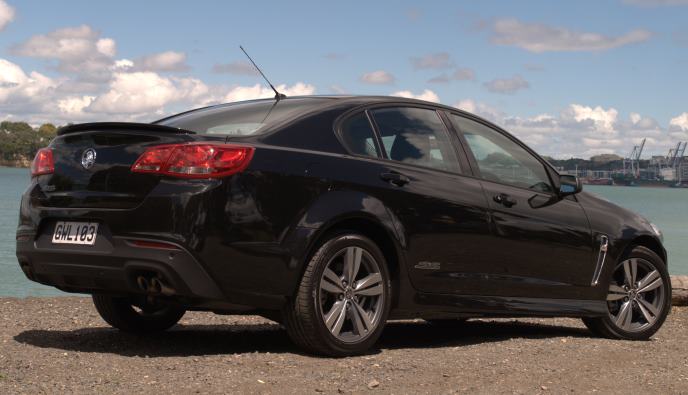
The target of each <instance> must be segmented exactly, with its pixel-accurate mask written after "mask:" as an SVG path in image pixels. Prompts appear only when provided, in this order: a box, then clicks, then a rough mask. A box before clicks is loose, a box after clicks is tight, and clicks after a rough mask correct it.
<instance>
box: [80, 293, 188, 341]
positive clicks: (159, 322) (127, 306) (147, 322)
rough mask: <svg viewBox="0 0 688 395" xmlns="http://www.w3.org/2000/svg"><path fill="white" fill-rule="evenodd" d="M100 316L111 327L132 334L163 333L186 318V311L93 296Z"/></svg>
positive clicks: (113, 297) (126, 299)
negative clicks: (183, 317)
mask: <svg viewBox="0 0 688 395" xmlns="http://www.w3.org/2000/svg"><path fill="white" fill-rule="evenodd" d="M93 304H94V305H95V306H96V310H98V314H100V316H101V317H102V318H103V320H105V322H107V323H108V324H110V325H111V326H113V327H115V328H117V329H119V330H121V331H123V332H131V333H154V332H162V331H164V330H166V329H169V328H171V327H173V326H174V325H175V324H176V323H177V322H179V320H180V319H181V318H182V316H184V313H185V312H186V311H185V310H184V309H182V308H180V307H176V306H171V305H150V304H148V303H146V302H145V301H144V302H142V303H137V304H136V307H138V308H139V310H137V309H134V306H135V305H134V304H132V300H131V299H129V298H122V297H115V296H111V295H93Z"/></svg>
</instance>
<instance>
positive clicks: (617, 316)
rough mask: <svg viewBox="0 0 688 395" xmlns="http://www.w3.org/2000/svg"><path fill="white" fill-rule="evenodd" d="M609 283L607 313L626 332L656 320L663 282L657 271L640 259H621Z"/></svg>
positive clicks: (635, 330) (646, 325) (662, 293)
mask: <svg viewBox="0 0 688 395" xmlns="http://www.w3.org/2000/svg"><path fill="white" fill-rule="evenodd" d="M616 271H617V273H615V274H614V276H613V279H612V282H611V284H610V285H609V294H608V295H607V302H609V314H610V316H611V318H612V319H613V320H614V323H615V324H616V325H617V326H618V327H619V328H621V329H623V330H625V331H629V332H637V331H641V330H643V329H644V328H646V327H648V326H651V325H652V324H654V323H655V321H657V318H658V317H659V313H660V312H661V311H662V307H663V306H664V297H665V296H664V295H665V292H664V281H663V280H662V276H661V275H660V274H659V271H658V270H657V269H655V267H654V266H653V265H652V264H651V263H650V262H648V261H646V260H645V259H642V258H631V259H626V260H625V261H623V262H622V263H621V264H620V265H619V266H618V267H617V269H616Z"/></svg>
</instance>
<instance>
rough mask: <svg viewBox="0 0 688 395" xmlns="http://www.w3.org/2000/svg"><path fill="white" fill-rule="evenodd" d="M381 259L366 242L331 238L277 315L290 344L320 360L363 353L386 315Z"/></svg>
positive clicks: (387, 287) (386, 283)
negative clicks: (279, 315) (329, 356)
mask: <svg viewBox="0 0 688 395" xmlns="http://www.w3.org/2000/svg"><path fill="white" fill-rule="evenodd" d="M391 286H392V285H391V281H390V275H389V271H388V268H387V262H386V260H385V256H384V254H383V253H382V251H380V248H379V247H378V246H377V245H376V244H375V243H374V242H373V241H372V240H370V239H368V238H367V237H364V236H361V235H357V234H336V235H333V236H332V237H330V238H329V239H328V240H326V241H325V242H324V243H323V244H322V245H321V246H320V247H319V248H318V250H317V251H316V252H315V253H314V254H313V256H312V257H311V259H310V261H309V262H308V265H307V267H306V271H305V272H304V275H303V278H302V280H301V284H300V286H299V290H298V292H297V294H296V296H295V298H294V300H293V301H292V302H291V303H289V304H288V305H287V306H286V307H285V309H284V310H283V314H282V315H283V317H284V324H285V326H286V328H287V331H288V332H289V335H290V336H291V338H292V340H294V342H296V343H297V344H298V345H300V346H302V347H304V348H306V349H308V350H309V351H312V352H316V353H319V354H325V355H335V356H343V355H354V354H360V353H363V352H366V351H367V350H368V349H369V348H370V347H371V346H372V345H373V344H374V343H375V341H376V340H377V338H378V337H379V336H380V334H381V333H382V329H383V327H384V324H385V322H386V320H387V315H388V314H389V308H390V301H391Z"/></svg>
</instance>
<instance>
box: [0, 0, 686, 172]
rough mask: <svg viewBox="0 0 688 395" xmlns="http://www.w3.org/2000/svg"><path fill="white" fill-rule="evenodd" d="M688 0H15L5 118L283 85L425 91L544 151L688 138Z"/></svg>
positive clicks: (618, 150) (123, 107) (216, 99)
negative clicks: (259, 70) (258, 69)
mask: <svg viewBox="0 0 688 395" xmlns="http://www.w3.org/2000/svg"><path fill="white" fill-rule="evenodd" d="M687 22H688V0H597V1H586V0H578V1H568V0H562V1H556V2H553V1H544V0H543V1H528V0H523V1H496V0H495V1H491V0H485V1H480V2H475V1H398V2H391V1H352V0H349V1H340V2H323V1H296V0H294V1H289V2H284V1H280V2H268V1H253V2H241V3H235V2H225V1H205V0H197V1H194V2H186V1H185V2H182V1H173V0H168V1H158V0H149V1H128V0H119V1H116V2H94V1H80V0H62V1H59V2H52V1H51V2H46V1H34V0H0V120H12V121H19V120H22V121H27V122H29V123H31V124H34V125H38V124H40V123H43V122H53V123H56V124H65V123H68V122H74V123H77V122H92V121H137V122H151V121H154V120H156V119H158V118H161V117H163V116H165V115H169V114H173V113H175V112H179V111H184V110H188V109H192V108H196V107H200V106H205V105H210V104H216V103H223V102H232V101H239V100H247V99H253V98H257V97H269V96H272V95H273V94H272V92H271V91H270V90H269V89H267V88H266V87H265V84H264V83H263V81H262V80H261V79H260V77H259V76H258V75H257V74H256V73H255V71H254V70H253V69H252V68H251V67H250V65H249V64H248V63H247V61H246V59H245V57H244V55H243V53H242V52H241V51H240V50H239V45H243V46H244V47H245V48H246V49H247V50H248V51H249V54H251V56H252V57H253V58H254V59H255V60H256V61H257V63H258V64H259V65H260V66H261V68H262V69H263V70H264V72H265V73H266V74H267V75H268V77H269V78H270V79H271V80H272V82H273V84H274V85H276V86H278V88H279V90H280V91H282V92H283V93H285V94H287V95H288V96H289V95H309V94H380V95H393V96H405V97H416V98H420V99H423V100H429V101H435V102H440V103H443V104H447V105H451V106H455V107H458V108H461V109H464V110H467V111H470V112H473V113H475V114H477V115H480V116H483V117H485V118H487V119H489V120H491V121H493V122H495V123H496V124H498V125H500V126H502V127H503V128H505V129H506V130H508V131H509V132H511V133H513V134H514V135H516V136H517V137H519V138H520V139H522V140H523V141H525V142H526V143H527V144H529V145H530V146H531V147H533V148H534V149H536V150H537V151H538V152H540V153H541V154H543V155H550V156H553V157H555V158H570V157H590V156H592V155H596V154H602V153H615V154H619V155H622V156H627V155H628V154H629V153H630V151H631V150H632V148H633V146H634V145H635V144H639V143H640V141H641V140H642V139H643V138H647V143H646V146H645V151H644V154H643V157H649V156H650V155H653V154H660V155H661V154H666V153H667V152H668V150H669V148H671V147H673V146H675V145H676V143H678V141H686V140H688V89H687V88H688V73H687V72H686V70H688V23H687Z"/></svg>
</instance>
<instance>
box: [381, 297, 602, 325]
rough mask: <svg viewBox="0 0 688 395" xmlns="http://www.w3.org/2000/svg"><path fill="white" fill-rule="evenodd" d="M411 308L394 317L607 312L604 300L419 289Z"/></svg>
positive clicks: (538, 315) (546, 315)
mask: <svg viewBox="0 0 688 395" xmlns="http://www.w3.org/2000/svg"><path fill="white" fill-rule="evenodd" d="M414 302H415V306H414V308H412V309H408V310H407V309H404V310H397V311H395V312H392V316H393V318H395V319H401V318H411V317H414V318H415V317H424V318H442V317H454V316H456V317H480V316H512V317H514V316H526V317H592V316H602V315H605V314H607V303H606V302H605V301H604V300H581V299H549V298H526V297H509V296H479V295H446V294H429V293H417V294H416V295H415V298H414Z"/></svg>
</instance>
